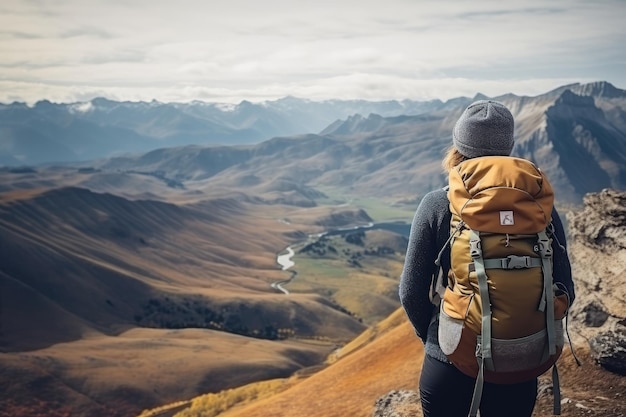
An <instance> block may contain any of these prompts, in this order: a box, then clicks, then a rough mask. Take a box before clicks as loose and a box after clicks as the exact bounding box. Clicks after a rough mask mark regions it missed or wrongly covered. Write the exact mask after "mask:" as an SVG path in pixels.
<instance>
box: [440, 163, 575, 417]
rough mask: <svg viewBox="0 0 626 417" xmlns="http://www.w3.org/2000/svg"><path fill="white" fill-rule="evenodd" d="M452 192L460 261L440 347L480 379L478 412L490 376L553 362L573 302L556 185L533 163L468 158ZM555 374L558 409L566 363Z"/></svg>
mask: <svg viewBox="0 0 626 417" xmlns="http://www.w3.org/2000/svg"><path fill="white" fill-rule="evenodd" d="M448 199H449V200H450V211H451V212H452V219H451V224H450V230H451V233H450V239H449V245H450V265H451V267H450V271H449V273H448V280H447V285H446V286H445V288H443V287H442V288H440V289H439V291H438V293H439V295H440V301H439V303H440V308H439V345H440V347H441V349H442V351H443V352H444V353H445V354H446V355H447V356H448V358H449V359H450V361H451V362H452V363H453V364H454V365H456V366H457V368H458V369H460V370H461V371H462V372H463V373H465V374H467V375H469V376H472V377H474V378H476V388H475V391H474V397H473V400H472V405H471V409H470V415H471V416H475V415H476V413H477V411H478V407H479V404H480V398H481V395H482V385H483V382H484V381H488V382H494V383H517V382H522V381H526V380H529V379H532V378H534V377H537V376H539V375H541V374H543V373H544V372H546V371H547V370H548V369H549V368H550V367H553V365H554V364H555V362H556V360H557V359H558V357H559V356H560V354H561V351H562V348H563V344H564V336H563V324H562V319H563V318H564V317H565V315H566V312H567V308H568V306H569V302H568V299H567V295H565V294H562V295H560V296H558V297H556V296H555V291H554V287H553V281H552V238H551V233H550V227H551V214H552V207H553V203H554V193H553V191H552V187H551V185H550V183H549V182H548V179H547V178H546V177H545V175H544V174H543V173H542V172H541V171H540V170H539V169H538V168H537V167H536V166H535V165H534V164H533V163H532V162H530V161H528V160H525V159H522V158H515V157H508V156H485V157H480V158H472V159H469V160H466V161H464V162H462V163H461V164H459V165H458V166H456V167H455V168H454V169H453V170H452V171H451V172H450V176H449V189H448ZM442 252H443V250H442ZM553 378H554V392H555V412H558V410H557V408H558V406H557V404H556V403H557V401H558V402H559V403H560V400H559V398H558V395H559V393H558V374H557V373H556V367H553Z"/></svg>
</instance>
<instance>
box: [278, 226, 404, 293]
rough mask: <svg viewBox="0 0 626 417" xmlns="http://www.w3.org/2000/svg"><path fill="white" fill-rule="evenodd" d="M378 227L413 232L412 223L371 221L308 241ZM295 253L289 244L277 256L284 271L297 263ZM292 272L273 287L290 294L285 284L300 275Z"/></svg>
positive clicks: (311, 237) (329, 232)
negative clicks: (294, 257)
mask: <svg viewBox="0 0 626 417" xmlns="http://www.w3.org/2000/svg"><path fill="white" fill-rule="evenodd" d="M376 229H383V230H389V231H391V232H394V233H398V234H401V235H403V236H405V237H407V238H408V237H409V233H410V232H411V225H410V224H409V223H401V222H392V223H369V224H367V225H362V226H354V227H349V228H345V229H333V230H329V231H326V232H323V233H319V234H316V235H311V236H309V238H308V240H307V241H308V242H310V241H312V240H316V239H319V238H321V237H322V236H336V235H343V234H347V233H350V232H354V231H355V230H376ZM285 252H286V253H285ZM294 255H295V252H294V250H293V248H292V246H288V247H287V248H286V249H284V250H283V251H281V252H279V254H278V256H277V257H276V263H278V265H280V267H281V269H282V270H283V271H287V270H289V269H290V268H291V267H293V266H294V265H295V262H294V261H292V260H291V258H293V256H294ZM290 272H291V276H290V277H289V278H288V279H284V280H281V281H276V282H273V283H272V284H271V287H272V288H274V289H275V290H277V291H280V292H283V293H285V294H289V290H287V289H286V288H285V287H284V286H283V285H286V284H288V283H289V282H291V281H292V280H293V279H294V278H295V277H296V275H298V272H297V271H294V270H292V271H290Z"/></svg>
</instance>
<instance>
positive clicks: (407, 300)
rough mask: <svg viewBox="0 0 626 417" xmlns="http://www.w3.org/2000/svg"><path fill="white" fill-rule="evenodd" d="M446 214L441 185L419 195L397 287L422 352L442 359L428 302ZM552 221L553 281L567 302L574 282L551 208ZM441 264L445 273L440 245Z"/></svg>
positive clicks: (446, 251)
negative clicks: (564, 290) (557, 284)
mask: <svg viewBox="0 0 626 417" xmlns="http://www.w3.org/2000/svg"><path fill="white" fill-rule="evenodd" d="M450 218H451V213H450V208H449V201H448V196H447V191H446V190H445V189H438V190H435V191H431V192H430V193H428V194H426V195H425V196H424V198H422V201H421V202H420V204H419V206H418V207H417V210H416V212H415V216H414V217H413V223H412V224H411V233H410V235H409V243H408V247H407V251H406V258H405V261H404V269H403V271H402V276H401V279H400V288H399V294H400V302H401V303H402V307H403V308H404V310H405V311H406V314H407V316H408V318H409V320H410V321H411V323H412V324H413V327H414V328H415V332H416V333H417V335H418V336H419V338H420V339H422V341H423V342H424V344H425V351H426V354H428V355H430V356H433V357H435V358H437V359H439V360H442V361H447V358H446V356H445V355H444V353H443V352H442V351H441V349H440V348H439V342H438V340H437V328H438V326H439V321H438V319H437V316H435V319H434V320H432V319H433V313H434V308H435V306H434V305H433V304H432V303H431V301H430V298H429V294H430V286H431V279H432V276H433V274H434V273H435V272H437V266H436V265H435V259H436V258H437V255H438V254H439V251H441V249H442V248H444V247H445V246H446V241H447V239H448V237H449V236H450ZM552 223H553V225H554V237H555V239H553V241H552V249H553V262H554V264H553V265H554V266H553V276H554V282H560V283H562V284H563V285H564V286H565V288H566V289H567V292H568V293H569V297H570V305H571V303H572V302H573V301H574V297H575V293H574V283H573V281H572V271H571V266H570V262H569V257H568V255H567V249H566V246H565V245H566V243H565V232H564V230H563V224H562V223H561V219H560V217H559V215H558V213H557V211H556V210H553V211H552ZM561 245H562V246H561ZM441 265H442V267H443V273H444V274H445V275H447V274H448V270H449V269H450V248H449V246H448V247H445V249H444V252H443V255H442V257H441Z"/></svg>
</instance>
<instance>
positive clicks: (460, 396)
mask: <svg viewBox="0 0 626 417" xmlns="http://www.w3.org/2000/svg"><path fill="white" fill-rule="evenodd" d="M475 383H476V380H475V379H474V378H471V377H469V376H467V375H465V374H464V373H462V372H461V371H459V370H458V369H456V368H455V367H454V365H452V364H448V363H444V362H441V361H439V360H437V359H435V358H432V357H430V356H428V355H425V357H424V366H423V367H422V375H421V377H420V382H419V390H420V397H421V401H422V409H423V411H424V417H467V415H468V413H469V408H470V404H471V402H472V395H473V393H474V385H475ZM536 399H537V378H535V379H531V380H530V381H527V382H522V383H520V384H510V385H503V384H490V383H488V382H485V385H484V388H483V396H482V400H481V402H480V417H502V416H507V417H530V416H531V415H532V413H533V409H534V408H535V401H536Z"/></svg>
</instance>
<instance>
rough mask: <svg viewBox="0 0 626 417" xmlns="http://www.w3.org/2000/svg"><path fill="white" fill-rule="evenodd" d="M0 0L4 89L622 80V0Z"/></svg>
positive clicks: (478, 85)
mask: <svg viewBox="0 0 626 417" xmlns="http://www.w3.org/2000/svg"><path fill="white" fill-rule="evenodd" d="M0 12H1V14H0V56H2V57H3V58H2V61H1V62H0V69H1V70H2V75H1V76H0V84H1V85H2V87H3V89H2V90H1V91H0V102H6V101H9V100H13V99H16V98H17V99H18V100H21V101H27V102H33V101H36V100H39V99H43V98H47V99H51V100H53V101H55V100H57V101H58V100H70V101H71V100H72V97H73V98H74V99H78V98H81V97H87V98H89V95H90V94H99V95H105V96H107V97H111V98H114V97H116V98H119V99H131V100H135V99H141V100H146V101H149V100H152V99H153V98H156V99H158V100H161V101H169V100H172V101H188V100H194V99H209V98H212V97H213V98H219V99H220V100H222V101H227V102H238V101H240V100H243V99H248V100H254V99H265V98H278V97H280V96H283V95H298V96H310V97H311V98H331V97H337V98H357V97H363V98H370V99H377V98H380V99H388V98H398V99H402V98H413V99H422V98H433V97H438V98H442V99H447V98H452V97H456V96H459V95H474V94H475V93H476V92H482V93H485V94H488V95H489V92H491V94H494V95H497V94H502V93H506V92H517V93H519V94H529V95H530V94H535V93H540V92H542V89H543V88H546V87H548V88H551V87H555V86H558V85H562V84H564V83H569V82H572V81H575V82H586V81H597V80H607V81H610V82H613V83H614V84H616V85H617V86H618V87H626V75H625V74H623V68H624V67H625V64H626V62H625V59H626V58H625V57H624V54H623V52H622V49H623V45H622V43H623V39H626V26H625V25H623V24H622V19H623V16H625V15H626V2H624V1H618V0H612V1H611V0H607V1H598V2H593V3H589V2H586V1H582V0H580V1H578V0H555V1H553V2H550V3H546V2H544V1H539V0H532V1H523V2H503V1H500V0H498V1H494V0H486V1H482V2H465V1H462V0H447V1H438V0H428V1H416V0H387V1H385V2H380V1H373V0H360V1H357V0H342V1H339V2H337V1H332V2H331V1H317V2H293V1H286V0H266V1H264V2H257V1H252V0H228V1H227V0H213V1H210V2H207V1H201V0H178V1H176V2H170V1H166V0H151V1H149V0H134V1H133V2H127V1H121V0H91V1H89V2H84V1H82V0H57V1H54V2H53V1H45V0H42V1H32V0H31V1H24V0H5V1H3V3H2V5H1V6H0ZM543 91H545V90H543Z"/></svg>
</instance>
